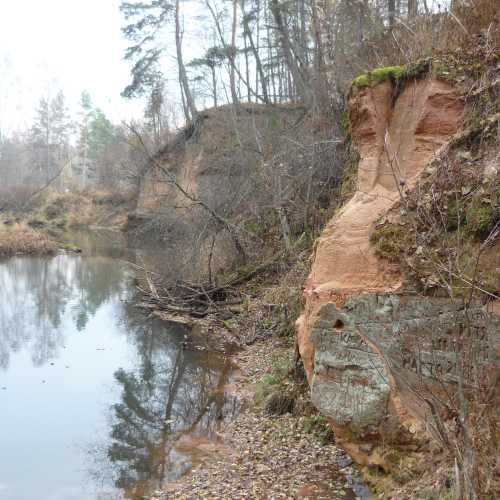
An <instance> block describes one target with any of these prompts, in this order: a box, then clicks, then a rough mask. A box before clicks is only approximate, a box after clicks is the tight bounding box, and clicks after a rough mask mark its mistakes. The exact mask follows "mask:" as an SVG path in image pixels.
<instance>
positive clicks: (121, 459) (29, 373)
mask: <svg viewBox="0 0 500 500" xmlns="http://www.w3.org/2000/svg"><path fill="white" fill-rule="evenodd" d="M71 242H72V244H76V245H78V246H80V247H82V248H83V252H82V254H77V255H76V254H58V255H56V256H54V257H47V258H45V257H44V258H34V257H16V258H11V259H8V260H3V261H0V443H1V453H0V499H6V500H7V499H8V500H97V499H103V500H104V499H106V500H108V499H122V498H130V499H136V498H142V496H143V495H146V494H147V492H148V490H149V488H150V487H153V488H158V487H160V486H161V485H162V484H165V483H166V482H168V481H169V480H174V479H176V478H177V477H178V476H179V475H181V474H182V473H183V472H185V471H186V470H188V469H189V468H190V466H191V465H192V462H193V459H194V458H193V457H194V456H195V455H194V454H193V453H191V452H190V451H189V450H187V451H186V447H180V446H178V445H177V444H178V443H179V440H180V438H181V437H182V436H185V435H186V434H189V435H190V436H196V437H199V438H200V439H216V437H217V429H218V426H219V425H220V420H221V419H222V418H224V415H227V414H231V412H233V411H234V409H235V401H234V400H233V399H232V398H231V397H229V396H228V395H227V394H226V393H225V391H224V386H225V384H226V383H227V380H228V377H229V374H230V371H231V369H230V366H229V362H228V361H227V359H226V358H224V357H222V356H219V355H215V354H209V353H207V352H200V351H197V350H191V349H186V345H185V337H186V335H187V334H188V332H187V331H186V330H185V329H184V328H183V327H182V326H180V325H175V324H165V323H162V322H160V321H158V320H155V319H154V318H150V317H146V316H145V315H144V313H143V312H142V311H140V310H139V309H137V308H136V307H134V301H133V299H134V294H135V289H134V282H133V275H132V273H131V271H130V267H129V266H128V265H127V264H126V263H125V262H124V261H123V260H122V259H128V260H133V259H134V258H135V256H136V253H137V252H136V251H133V250H128V249H127V248H126V247H125V245H124V243H123V241H121V240H120V239H119V238H116V237H108V236H107V237H104V238H102V237H99V238H96V237H94V236H92V235H88V234H84V233H82V234H77V235H74V236H72V239H71Z"/></svg>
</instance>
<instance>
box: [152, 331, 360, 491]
mask: <svg viewBox="0 0 500 500" xmlns="http://www.w3.org/2000/svg"><path fill="white" fill-rule="evenodd" d="M293 356H294V348H293V345H292V343H291V341H290V339H279V338H270V339H265V340H261V341H257V342H255V343H253V344H252V345H248V346H246V347H244V348H243V349H242V350H241V351H240V352H238V353H237V354H235V355H234V356H233V358H232V359H233V361H234V362H235V364H236V365H237V366H238V371H237V374H236V376H235V380H234V384H233V385H232V386H231V387H229V388H228V390H230V391H231V392H234V393H235V394H237V395H238V396H239V398H240V399H241V402H242V410H241V412H240V414H239V415H238V416H237V417H236V418H235V419H234V420H233V421H232V422H230V423H228V424H227V425H224V426H223V428H222V426H221V429H220V437H221V440H222V443H223V446H219V447H217V451H216V452H215V453H210V454H208V455H206V456H205V457H204V458H203V459H202V460H201V461H200V463H198V465H197V466H196V467H195V468H194V469H192V470H191V471H190V472H189V473H188V474H187V475H185V476H183V477H181V478H180V479H179V480H178V481H177V482H175V483H170V484H168V485H167V486H166V487H165V489H164V491H157V492H155V494H154V495H153V496H152V497H151V498H152V499H167V498H168V499H197V498H218V499H230V498H231V499H233V498H234V499H236V498H245V499H246V498H255V499H264V498H266V499H271V498H276V499H278V498H317V499H320V498H329V499H354V498H368V496H367V493H368V492H367V490H366V489H365V488H363V486H362V483H361V481H360V479H359V476H358V474H357V471H356V470H355V468H354V467H353V465H352V461H351V460H350V458H349V457H348V456H347V455H346V454H345V453H344V452H343V450H342V449H341V448H339V447H337V446H336V445H335V443H334V438H333V435H332V434H331V433H330V432H329V431H328V428H327V426H326V422H325V421H324V419H323V418H322V417H320V416H319V415H317V413H316V411H315V410H314V408H313V407H312V406H311V405H310V403H309V401H308V399H309V398H308V394H307V391H306V390H305V385H304V381H303V380H301V379H300V378H297V377H296V376H295V377H293V376H292V373H291V372H292V366H293ZM278 393H279V394H281V395H282V396H283V398H282V399H281V401H279V400H278V398H277V397H276V395H277V394H278ZM273 394H274V396H273ZM280 402H281V405H280V404H279V403H280ZM355 491H357V492H358V494H356V493H355Z"/></svg>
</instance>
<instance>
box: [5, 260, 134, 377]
mask: <svg viewBox="0 0 500 500" xmlns="http://www.w3.org/2000/svg"><path fill="white" fill-rule="evenodd" d="M110 262H111V261H110V259H107V258H83V257H75V256H66V255H57V256H56V257H53V258H14V259H9V260H7V261H5V262H2V264H1V266H0V368H3V369H6V368H7V367H8V365H9V360H10V356H11V354H13V353H16V352H19V351H20V350H21V349H25V348H26V349H28V350H29V351H30V352H31V358H32V362H33V364H34V365H35V366H40V365H42V364H44V363H46V362H47V361H48V360H50V359H54V358H56V357H57V354H58V351H59V349H61V347H62V346H63V345H64V337H65V332H67V331H68V330H71V328H72V324H73V325H75V327H76V328H77V330H78V331H82V330H83V329H84V328H85V326H86V325H87V322H88V321H89V319H90V318H91V317H92V316H93V315H94V314H95V313H96V311H97V309H98V308H99V307H100V306H101V305H102V304H103V303H104V302H106V301H107V300H109V299H110V298H112V297H114V296H117V295H119V294H123V293H125V291H126V283H125V282H126V280H125V279H124V278H125V273H126V269H125V266H119V265H116V262H113V265H110ZM19 304H23V307H22V309H20V308H19ZM70 311H71V317H69V316H68V314H69V312H70Z"/></svg>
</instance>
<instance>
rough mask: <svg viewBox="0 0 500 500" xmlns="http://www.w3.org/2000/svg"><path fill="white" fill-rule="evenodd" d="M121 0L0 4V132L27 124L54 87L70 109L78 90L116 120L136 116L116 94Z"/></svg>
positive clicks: (120, 78) (125, 70) (124, 67)
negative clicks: (40, 101) (85, 93)
mask: <svg viewBox="0 0 500 500" xmlns="http://www.w3.org/2000/svg"><path fill="white" fill-rule="evenodd" d="M119 4H120V0H23V1H19V0H0V127H1V128H2V130H3V131H4V132H5V131H8V130H12V129H15V128H24V127H25V126H27V125H29V124H30V121H31V119H32V116H33V109H34V107H36V104H37V102H38V100H39V98H40V97H41V96H42V95H46V94H47V92H48V91H49V90H50V89H52V91H53V93H55V91H57V90H58V89H59V88H60V89H62V90H63V91H64V93H65V95H66V97H67V101H68V104H71V105H73V106H74V105H75V104H76V102H78V99H79V95H80V94H81V92H82V91H83V90H88V91H89V92H90V94H91V96H92V98H93V101H94V104H95V105H96V106H99V107H101V108H102V109H103V110H104V111H105V113H106V114H107V115H108V116H109V117H110V118H112V119H113V120H115V121H118V120H120V119H122V118H123V119H126V118H129V117H131V116H133V115H138V114H140V104H139V103H138V102H128V101H125V100H123V99H122V98H121V97H120V92H121V91H122V90H123V88H124V87H125V86H126V85H127V83H128V82H129V79H130V76H129V71H130V68H129V64H128V63H126V62H125V61H123V54H124V48H125V47H126V45H127V42H126V41H125V40H124V39H123V37H122V35H121V31H120V28H121V26H122V24H123V19H122V16H121V13H120V11H119Z"/></svg>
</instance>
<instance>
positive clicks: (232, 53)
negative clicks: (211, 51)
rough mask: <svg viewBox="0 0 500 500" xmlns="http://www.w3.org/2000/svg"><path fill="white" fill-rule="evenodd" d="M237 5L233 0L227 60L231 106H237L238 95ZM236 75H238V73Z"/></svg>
mask: <svg viewBox="0 0 500 500" xmlns="http://www.w3.org/2000/svg"><path fill="white" fill-rule="evenodd" d="M237 7H238V4H237V0H233V26H232V29H231V48H230V55H229V60H230V62H231V65H230V66H231V67H230V72H229V84H230V87H231V98H232V100H233V104H235V105H237V104H239V99H238V94H237V92H236V73H235V70H236V26H237V20H238V8H237ZM238 73H240V72H239V71H238Z"/></svg>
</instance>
